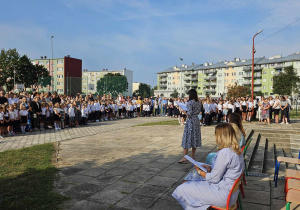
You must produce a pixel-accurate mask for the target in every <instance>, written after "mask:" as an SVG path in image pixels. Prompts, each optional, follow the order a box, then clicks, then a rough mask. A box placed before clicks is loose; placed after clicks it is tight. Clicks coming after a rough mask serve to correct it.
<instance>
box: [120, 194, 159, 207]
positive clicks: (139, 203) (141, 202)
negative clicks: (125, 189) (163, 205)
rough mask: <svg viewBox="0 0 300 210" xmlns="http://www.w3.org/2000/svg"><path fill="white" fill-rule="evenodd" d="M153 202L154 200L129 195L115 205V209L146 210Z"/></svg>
mask: <svg viewBox="0 0 300 210" xmlns="http://www.w3.org/2000/svg"><path fill="white" fill-rule="evenodd" d="M154 201H155V198H152V197H146V196H141V195H135V194H130V195H128V196H126V197H125V198H123V199H122V200H121V201H120V202H118V203H117V204H116V207H120V208H128V209H137V210H140V209H148V208H149V207H150V206H151V205H152V204H153V203H154Z"/></svg>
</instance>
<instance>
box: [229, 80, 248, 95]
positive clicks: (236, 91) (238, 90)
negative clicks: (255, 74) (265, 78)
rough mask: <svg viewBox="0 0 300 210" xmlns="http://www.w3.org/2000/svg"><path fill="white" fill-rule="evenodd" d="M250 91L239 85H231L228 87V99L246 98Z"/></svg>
mask: <svg viewBox="0 0 300 210" xmlns="http://www.w3.org/2000/svg"><path fill="white" fill-rule="evenodd" d="M249 92H250V90H249V88H248V87H245V86H241V85H238V84H237V83H235V84H234V85H229V86H228V92H227V96H228V97H235V98H236V97H241V96H246V95H247V94H249Z"/></svg>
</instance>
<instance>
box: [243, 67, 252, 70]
mask: <svg viewBox="0 0 300 210" xmlns="http://www.w3.org/2000/svg"><path fill="white" fill-rule="evenodd" d="M243 71H251V67H250V66H245V67H243Z"/></svg>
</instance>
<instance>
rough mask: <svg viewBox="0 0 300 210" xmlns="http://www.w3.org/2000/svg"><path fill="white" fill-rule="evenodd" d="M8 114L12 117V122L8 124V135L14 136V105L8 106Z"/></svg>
mask: <svg viewBox="0 0 300 210" xmlns="http://www.w3.org/2000/svg"><path fill="white" fill-rule="evenodd" d="M8 114H9V119H10V124H9V126H8V135H9V136H13V135H15V133H14V123H15V111H14V107H13V105H9V106H8Z"/></svg>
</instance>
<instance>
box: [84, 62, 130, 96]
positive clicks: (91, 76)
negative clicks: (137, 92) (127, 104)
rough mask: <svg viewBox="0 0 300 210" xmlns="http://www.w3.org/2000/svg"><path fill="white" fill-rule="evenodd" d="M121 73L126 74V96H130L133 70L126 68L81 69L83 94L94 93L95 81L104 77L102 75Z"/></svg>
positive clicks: (95, 89) (95, 88)
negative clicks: (110, 69)
mask: <svg viewBox="0 0 300 210" xmlns="http://www.w3.org/2000/svg"><path fill="white" fill-rule="evenodd" d="M108 73H111V74H118V73H119V74H121V75H124V76H126V78H127V82H128V90H127V96H132V83H133V71H131V70H127V69H126V68H125V69H124V70H112V71H109V70H108V69H103V70H102V71H83V72H82V92H83V93H84V94H94V93H96V91H97V82H98V81H99V80H100V79H101V78H102V77H104V75H106V74H108Z"/></svg>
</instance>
